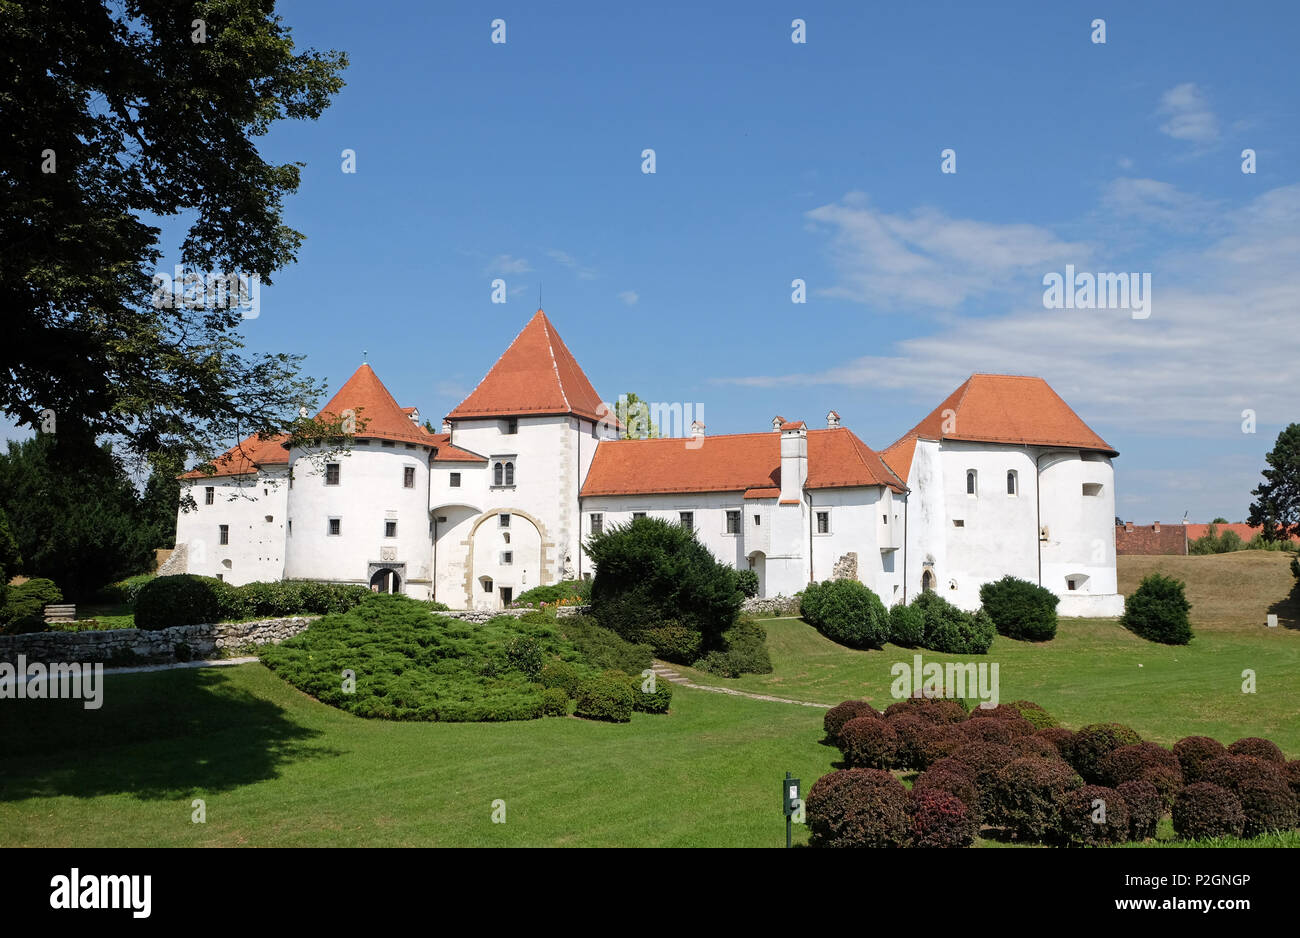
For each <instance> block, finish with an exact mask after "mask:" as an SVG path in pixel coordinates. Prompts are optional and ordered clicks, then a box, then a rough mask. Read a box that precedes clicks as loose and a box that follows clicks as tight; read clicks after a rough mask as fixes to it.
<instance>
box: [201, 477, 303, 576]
mask: <svg viewBox="0 0 1300 938" xmlns="http://www.w3.org/2000/svg"><path fill="white" fill-rule="evenodd" d="M287 478H288V470H287V469H286V468H283V467H274V468H271V469H269V470H265V471H263V472H262V473H261V475H244V476H214V477H212V478H209V479H195V480H186V481H185V484H186V485H187V486H188V490H189V493H190V494H191V495H192V496H193V498H194V502H195V506H196V507H195V508H193V509H191V510H190V511H188V512H187V511H181V510H179V509H178V510H177V513H176V543H177V544H178V545H180V544H186V545H187V546H188V555H187V567H186V571H187V572H188V573H194V574H198V575H199V576H213V577H215V576H220V577H221V578H222V579H223V580H225V581H226V582H228V583H232V584H234V585H235V586H240V585H242V584H244V583H252V582H255V581H259V580H278V579H280V578H281V577H283V576H284V563H285V541H284V532H285V525H286V522H287V516H288V494H289V486H288V484H287ZM208 487H211V488H212V490H213V503H212V504H211V505H209V504H207V503H206V502H207V497H206V492H205V490H206V489H207V488H208ZM268 518H269V519H270V520H268ZM223 524H224V525H228V526H229V543H228V544H224V545H223V544H222V543H221V537H220V531H221V525H223Z"/></svg>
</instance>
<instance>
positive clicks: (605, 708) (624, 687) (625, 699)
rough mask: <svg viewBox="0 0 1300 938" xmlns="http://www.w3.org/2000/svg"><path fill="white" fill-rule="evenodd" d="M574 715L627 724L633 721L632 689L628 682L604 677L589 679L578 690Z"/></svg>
mask: <svg viewBox="0 0 1300 938" xmlns="http://www.w3.org/2000/svg"><path fill="white" fill-rule="evenodd" d="M573 712H574V715H575V716H580V717H585V718H587V719H589V720H607V721H609V722H611V723H627V722H628V721H629V720H631V719H632V688H631V687H630V686H629V685H628V683H627V681H626V680H618V679H616V678H613V677H608V676H604V675H602V676H601V677H594V678H589V679H587V680H585V681H583V682H582V684H581V685H580V686H579V688H578V704H577V706H576V707H575V708H574V711H573Z"/></svg>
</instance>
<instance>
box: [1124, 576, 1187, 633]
mask: <svg viewBox="0 0 1300 938" xmlns="http://www.w3.org/2000/svg"><path fill="white" fill-rule="evenodd" d="M1191 609H1192V604H1191V603H1189V602H1188V601H1187V597H1186V596H1185V595H1183V581H1182V580H1176V579H1174V578H1173V577H1167V576H1164V575H1162V574H1159V573H1152V574H1150V575H1148V576H1146V577H1143V579H1142V583H1141V584H1140V585H1139V586H1138V588H1137V589H1136V590H1134V591H1133V593H1132V594H1131V595H1130V596H1128V597H1127V598H1126V599H1125V600H1124V615H1123V617H1122V618H1121V619H1120V624H1121V625H1123V626H1124V627H1125V628H1126V629H1128V630H1129V631H1130V632H1132V633H1133V634H1135V635H1138V636H1140V637H1142V638H1145V639H1146V640H1147V641H1151V642H1160V643H1161V644H1163V645H1186V644H1187V643H1188V642H1190V641H1191V640H1192V626H1191V623H1190V622H1189V621H1188V618H1187V614H1188V613H1189V612H1190V611H1191Z"/></svg>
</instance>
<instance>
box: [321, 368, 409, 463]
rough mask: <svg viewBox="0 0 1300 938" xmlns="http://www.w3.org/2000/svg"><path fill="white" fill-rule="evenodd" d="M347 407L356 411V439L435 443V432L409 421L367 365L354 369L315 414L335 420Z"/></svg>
mask: <svg viewBox="0 0 1300 938" xmlns="http://www.w3.org/2000/svg"><path fill="white" fill-rule="evenodd" d="M346 410H351V411H353V413H355V414H356V418H357V432H356V436H357V438H358V439H363V440H364V439H371V440H396V441H397V442H399V443H421V444H423V445H425V446H432V445H434V434H432V433H430V432H429V431H428V430H426V429H424V427H422V426H420V425H419V424H417V423H415V422H414V421H412V420H411V418H410V417H409V416H408V415H407V413H406V412H405V410H404V409H403V408H402V407H400V406H398V403H397V401H396V400H394V399H393V395H392V394H390V393H388V388H386V387H384V382H382V381H380V380H379V376H378V375H377V374H375V372H374V369H373V368H371V367H370V366H369V365H362V366H361V367H360V368H358V369H357V370H356V371H355V372H353V374H352V377H351V378H348V380H347V381H346V382H344V384H343V387H341V388H339V389H338V392H337V393H336V394H335V395H334V396H333V397H332V398H330V401H329V403H328V404H326V405H325V406H324V407H322V408H321V411H320V413H319V414H317V415H316V416H317V418H318V419H319V418H325V419H331V418H332V419H337V418H339V417H342V416H343V412H344V411H346Z"/></svg>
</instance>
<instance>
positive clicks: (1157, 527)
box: [1151, 521, 1160, 534]
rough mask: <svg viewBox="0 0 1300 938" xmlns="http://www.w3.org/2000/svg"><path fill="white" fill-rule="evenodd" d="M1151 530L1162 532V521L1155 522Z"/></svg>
mask: <svg viewBox="0 0 1300 938" xmlns="http://www.w3.org/2000/svg"><path fill="white" fill-rule="evenodd" d="M1151 530H1152V531H1155V532H1156V533H1157V534H1159V533H1160V522H1159V521H1157V522H1156V523H1155V524H1153V525H1151Z"/></svg>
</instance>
